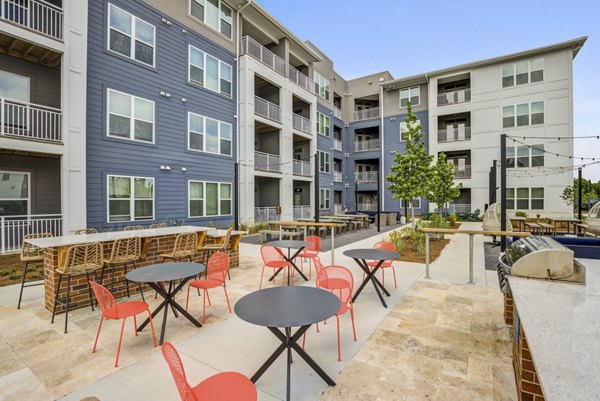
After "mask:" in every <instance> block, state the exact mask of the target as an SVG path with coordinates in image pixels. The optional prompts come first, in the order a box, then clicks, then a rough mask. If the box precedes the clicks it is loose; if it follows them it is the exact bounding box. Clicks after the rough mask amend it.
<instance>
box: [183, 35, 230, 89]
mask: <svg viewBox="0 0 600 401" xmlns="http://www.w3.org/2000/svg"><path fill="white" fill-rule="evenodd" d="M189 63H190V70H189V77H188V79H189V81H190V82H191V83H194V84H196V85H200V86H203V87H205V88H206V89H210V90H211V91H213V92H217V93H220V94H221V95H225V96H229V97H231V87H232V85H231V82H232V77H233V73H232V68H231V66H230V65H229V64H227V63H224V62H223V61H221V60H219V59H217V58H215V57H213V56H211V55H210V54H208V53H205V52H203V51H202V50H200V49H198V48H196V47H194V46H192V45H190V54H189Z"/></svg>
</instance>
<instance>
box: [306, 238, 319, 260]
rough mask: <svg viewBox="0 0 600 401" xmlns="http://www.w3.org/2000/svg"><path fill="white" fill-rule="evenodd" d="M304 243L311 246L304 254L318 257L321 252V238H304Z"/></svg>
mask: <svg viewBox="0 0 600 401" xmlns="http://www.w3.org/2000/svg"><path fill="white" fill-rule="evenodd" d="M304 241H306V242H310V243H311V244H310V245H309V246H307V247H306V248H304V252H305V253H308V254H314V255H318V254H319V252H321V237H319V236H318V235H309V236H308V237H306V238H304Z"/></svg>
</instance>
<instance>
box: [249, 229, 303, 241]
mask: <svg viewBox="0 0 600 401" xmlns="http://www.w3.org/2000/svg"><path fill="white" fill-rule="evenodd" d="M258 233H259V234H260V242H261V243H264V242H265V236H267V238H269V239H270V238H271V237H272V236H277V238H279V230H259V231H258ZM301 234H302V233H299V232H298V231H285V230H283V231H282V232H281V238H282V239H284V238H285V237H289V239H294V237H297V236H299V235H301Z"/></svg>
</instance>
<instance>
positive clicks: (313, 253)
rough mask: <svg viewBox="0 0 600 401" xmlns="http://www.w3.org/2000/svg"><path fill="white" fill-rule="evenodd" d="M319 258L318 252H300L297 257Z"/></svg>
mask: <svg viewBox="0 0 600 401" xmlns="http://www.w3.org/2000/svg"><path fill="white" fill-rule="evenodd" d="M317 256H319V253H318V252H302V253H300V254H299V255H298V257H299V258H306V259H312V258H316V257H317Z"/></svg>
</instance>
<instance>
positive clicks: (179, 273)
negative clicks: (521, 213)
mask: <svg viewBox="0 0 600 401" xmlns="http://www.w3.org/2000/svg"><path fill="white" fill-rule="evenodd" d="M204 270H206V266H204V265H203V264H201V263H191V262H171V263H159V264H156V265H151V266H146V267H141V268H139V269H135V270H132V271H130V272H129V273H127V275H126V277H127V280H129V281H133V282H137V283H146V284H148V285H149V286H150V287H152V288H153V289H154V290H155V291H156V292H157V293H158V294H160V296H161V297H163V298H164V300H163V301H162V302H161V304H160V305H158V307H157V308H156V309H155V310H154V311H153V312H152V318H154V316H156V315H157V314H158V313H159V312H160V311H161V309H163V308H164V310H165V313H164V315H163V321H162V329H161V332H160V344H162V343H163V341H164V339H165V331H166V329H167V312H168V310H169V308H168V306H169V307H171V309H172V310H173V314H174V315H175V317H178V315H177V311H179V312H181V314H182V315H183V316H185V317H186V318H187V319H188V320H189V321H190V322H192V323H193V324H194V325H195V326H197V327H202V324H200V322H199V321H197V320H196V319H195V318H194V317H193V316H192V315H190V314H189V313H188V312H187V311H186V310H185V308H183V307H182V306H181V305H179V304H178V303H177V301H176V300H175V295H176V294H177V293H178V292H179V290H181V289H182V288H183V286H184V285H185V284H186V283H187V282H188V281H190V280H191V279H193V278H194V277H196V275H198V274H200V273H202V272H203V271H204ZM176 280H181V281H180V283H179V284H178V285H177V286H175V281H176ZM166 282H168V283H169V287H168V289H166V288H165V286H164V285H163V283H166ZM149 322H150V318H148V319H146V320H145V321H144V323H142V324H141V325H140V327H138V331H142V330H143V329H144V327H146V326H147V325H148V323H149Z"/></svg>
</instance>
